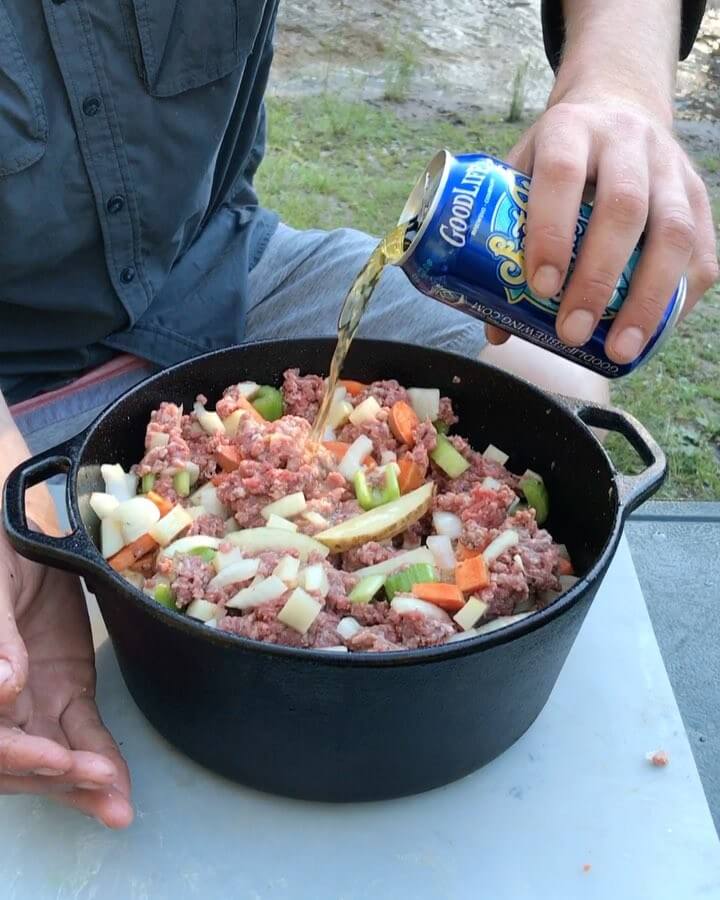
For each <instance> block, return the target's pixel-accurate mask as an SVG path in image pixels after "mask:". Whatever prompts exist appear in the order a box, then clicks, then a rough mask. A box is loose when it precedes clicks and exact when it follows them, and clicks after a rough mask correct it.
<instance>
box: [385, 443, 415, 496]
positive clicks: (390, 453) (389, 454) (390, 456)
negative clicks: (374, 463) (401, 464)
mask: <svg viewBox="0 0 720 900" xmlns="http://www.w3.org/2000/svg"><path fill="white" fill-rule="evenodd" d="M391 462H397V453H395V451H394V450H383V451H382V453H381V454H380V465H383V466H386V465H387V464H388V463H391ZM418 487H420V485H418Z"/></svg>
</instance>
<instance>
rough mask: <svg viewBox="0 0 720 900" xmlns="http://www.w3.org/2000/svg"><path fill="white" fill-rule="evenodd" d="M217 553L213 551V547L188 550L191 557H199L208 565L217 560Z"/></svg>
mask: <svg viewBox="0 0 720 900" xmlns="http://www.w3.org/2000/svg"><path fill="white" fill-rule="evenodd" d="M216 553H217V550H213V548H212V547H193V549H192V550H188V554H189V555H190V556H197V557H199V558H200V559H201V560H202V561H203V562H206V563H211V562H212V561H213V560H214V559H215V554H216Z"/></svg>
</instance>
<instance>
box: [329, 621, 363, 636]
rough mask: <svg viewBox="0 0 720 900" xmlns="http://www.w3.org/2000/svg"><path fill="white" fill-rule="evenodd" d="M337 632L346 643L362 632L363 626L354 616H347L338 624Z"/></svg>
mask: <svg viewBox="0 0 720 900" xmlns="http://www.w3.org/2000/svg"><path fill="white" fill-rule="evenodd" d="M335 631H337V633H338V634H339V635H340V637H341V638H342V639H343V640H344V641H349V640H350V639H351V638H354V637H355V635H356V634H359V633H360V632H361V631H362V625H361V624H360V623H359V622H358V620H357V619H354V618H353V617H352V616H345V618H344V619H340V621H339V622H338V623H337V627H336V629H335Z"/></svg>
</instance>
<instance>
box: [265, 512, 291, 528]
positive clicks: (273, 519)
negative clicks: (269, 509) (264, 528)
mask: <svg viewBox="0 0 720 900" xmlns="http://www.w3.org/2000/svg"><path fill="white" fill-rule="evenodd" d="M267 524H268V528H280V529H283V530H284V531H297V530H298V527H297V525H296V524H295V523H294V522H291V521H290V519H283V517H282V516H276V515H275V513H271V514H270V515H269V516H268V518H267Z"/></svg>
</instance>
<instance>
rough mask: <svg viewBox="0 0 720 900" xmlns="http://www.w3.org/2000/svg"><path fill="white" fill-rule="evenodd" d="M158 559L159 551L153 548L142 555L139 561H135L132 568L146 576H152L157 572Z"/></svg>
mask: <svg viewBox="0 0 720 900" xmlns="http://www.w3.org/2000/svg"><path fill="white" fill-rule="evenodd" d="M156 559H157V553H156V552H155V550H151V551H150V553H146V554H145V556H141V557H140V559H139V560H138V561H137V562H134V563H133V564H132V565H131V566H130V568H131V569H132V571H133V572H140V574H141V575H144V576H145V577H146V578H150V576H151V575H153V573H154V572H155V561H156Z"/></svg>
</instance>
